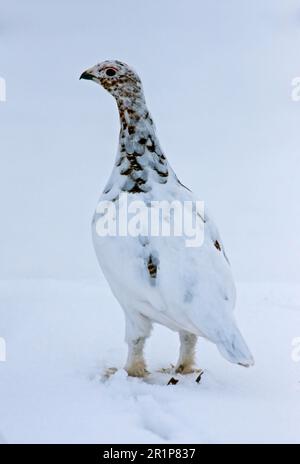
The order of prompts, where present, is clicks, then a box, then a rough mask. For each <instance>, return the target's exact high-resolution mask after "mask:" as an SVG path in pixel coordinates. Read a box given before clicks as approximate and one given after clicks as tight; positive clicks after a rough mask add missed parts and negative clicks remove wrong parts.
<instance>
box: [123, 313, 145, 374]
mask: <svg viewBox="0 0 300 464" xmlns="http://www.w3.org/2000/svg"><path fill="white" fill-rule="evenodd" d="M132 316H133V314H131V317H128V314H126V342H127V344H128V356H127V362H126V365H125V370H126V371H127V373H128V375H130V376H132V377H145V376H146V375H147V374H148V371H147V369H146V363H145V359H144V346H145V341H146V338H147V337H149V335H150V332H151V329H152V324H151V322H150V321H149V319H147V318H146V317H144V316H142V315H136V314H135V315H134V317H132Z"/></svg>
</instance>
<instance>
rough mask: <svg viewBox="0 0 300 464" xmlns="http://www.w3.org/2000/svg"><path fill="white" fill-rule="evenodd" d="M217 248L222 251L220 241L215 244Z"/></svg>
mask: <svg viewBox="0 0 300 464" xmlns="http://www.w3.org/2000/svg"><path fill="white" fill-rule="evenodd" d="M214 245H215V247H216V249H217V250H219V251H221V245H220V243H219V242H218V240H215V243H214Z"/></svg>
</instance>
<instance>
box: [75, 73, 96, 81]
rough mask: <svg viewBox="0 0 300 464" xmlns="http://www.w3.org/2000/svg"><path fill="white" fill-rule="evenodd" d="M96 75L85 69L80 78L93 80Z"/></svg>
mask: <svg viewBox="0 0 300 464" xmlns="http://www.w3.org/2000/svg"><path fill="white" fill-rule="evenodd" d="M94 77H95V76H93V75H92V74H90V73H89V72H87V71H84V72H83V73H82V74H81V76H80V78H79V79H86V80H92V79H93V78H94Z"/></svg>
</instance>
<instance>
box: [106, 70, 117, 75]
mask: <svg viewBox="0 0 300 464" xmlns="http://www.w3.org/2000/svg"><path fill="white" fill-rule="evenodd" d="M115 74H116V71H115V70H114V69H112V68H108V69H107V70H106V75H107V76H109V77H112V76H114V75H115Z"/></svg>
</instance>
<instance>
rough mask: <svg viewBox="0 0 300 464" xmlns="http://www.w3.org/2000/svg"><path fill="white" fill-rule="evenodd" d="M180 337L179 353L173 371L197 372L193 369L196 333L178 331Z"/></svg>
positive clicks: (181, 372)
mask: <svg viewBox="0 0 300 464" xmlns="http://www.w3.org/2000/svg"><path fill="white" fill-rule="evenodd" d="M179 337H180V353H179V359H178V361H177V364H176V368H175V372H178V373H180V374H191V373H192V372H197V371H198V370H197V369H195V349H196V343H197V335H194V334H192V333H189V332H185V331H182V332H179Z"/></svg>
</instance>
